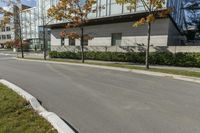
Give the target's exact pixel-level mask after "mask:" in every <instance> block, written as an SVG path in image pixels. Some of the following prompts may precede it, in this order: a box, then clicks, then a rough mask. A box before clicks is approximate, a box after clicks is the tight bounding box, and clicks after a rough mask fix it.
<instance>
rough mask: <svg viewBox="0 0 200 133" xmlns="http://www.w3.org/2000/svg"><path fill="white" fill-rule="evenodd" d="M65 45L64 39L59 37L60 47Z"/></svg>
mask: <svg viewBox="0 0 200 133" xmlns="http://www.w3.org/2000/svg"><path fill="white" fill-rule="evenodd" d="M63 45H65V38H64V37H61V46H63Z"/></svg>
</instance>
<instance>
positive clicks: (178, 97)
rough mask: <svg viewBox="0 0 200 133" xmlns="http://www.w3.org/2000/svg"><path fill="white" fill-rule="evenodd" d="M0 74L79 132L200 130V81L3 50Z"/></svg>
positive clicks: (195, 132)
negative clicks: (64, 62)
mask: <svg viewBox="0 0 200 133" xmlns="http://www.w3.org/2000/svg"><path fill="white" fill-rule="evenodd" d="M0 78H3V79H6V80H9V81H10V82H13V83H15V84H17V85H18V86H20V87H22V88H23V89H25V90H26V91H28V92H29V93H31V94H32V95H34V96H35V97H37V98H38V99H39V100H40V101H41V102H42V105H43V106H44V107H45V108H47V109H48V110H50V111H53V112H55V113H57V114H58V115H59V116H60V117H61V118H63V119H64V120H65V121H67V122H68V123H69V124H70V125H72V126H73V127H74V128H75V129H76V130H77V132H79V133H200V84H196V83H192V82H186V81H180V80H174V79H171V78H164V77H155V76H147V75H142V74H141V75H140V74H134V73H128V72H120V71H114V70H113V71H112V70H103V69H98V68H89V67H80V66H72V65H60V64H49V63H38V62H29V61H19V60H15V59H13V58H12V55H6V56H5V55H3V54H1V55H0Z"/></svg>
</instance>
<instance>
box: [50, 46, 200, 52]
mask: <svg viewBox="0 0 200 133" xmlns="http://www.w3.org/2000/svg"><path fill="white" fill-rule="evenodd" d="M51 48H52V49H51V50H52V51H58V52H64V51H71V52H78V51H81V49H80V46H62V47H61V46H56V45H54V46H52V47H51ZM145 50H146V47H145V46H142V45H138V46H85V47H84V51H101V52H145ZM150 52H172V53H178V52H189V53H193V52H194V53H199V52H200V47H199V46H156V47H153V46H152V47H150Z"/></svg>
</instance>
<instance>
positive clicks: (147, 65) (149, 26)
mask: <svg viewBox="0 0 200 133" xmlns="http://www.w3.org/2000/svg"><path fill="white" fill-rule="evenodd" d="M150 40H151V23H150V22H149V23H148V42H147V48H146V62H145V63H146V69H149V47H150Z"/></svg>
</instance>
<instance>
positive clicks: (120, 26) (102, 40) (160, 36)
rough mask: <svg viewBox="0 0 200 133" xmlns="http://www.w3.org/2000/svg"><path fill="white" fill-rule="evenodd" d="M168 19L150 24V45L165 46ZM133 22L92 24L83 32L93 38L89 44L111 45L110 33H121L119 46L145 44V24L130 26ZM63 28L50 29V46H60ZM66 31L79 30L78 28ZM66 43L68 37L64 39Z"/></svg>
mask: <svg viewBox="0 0 200 133" xmlns="http://www.w3.org/2000/svg"><path fill="white" fill-rule="evenodd" d="M169 21H170V20H169V19H168V18H166V19H159V20H157V21H156V22H155V23H153V25H152V36H151V45H153V46H167V43H168V31H169V30H168V29H169ZM132 25H133V22H125V23H114V24H103V25H93V26H87V27H85V28H84V31H85V34H90V35H92V36H93V37H94V39H92V40H89V46H111V34H112V33H122V43H121V46H137V44H144V45H146V44H147V36H146V35H147V26H146V25H144V26H139V27H137V28H134V27H132ZM62 30H63V29H52V31H51V46H52V47H54V46H61V39H60V35H59V33H60V32H61V31H62ZM68 31H75V32H80V31H79V29H70V30H68ZM65 45H66V46H67V45H68V39H65ZM76 46H80V40H78V39H77V40H76Z"/></svg>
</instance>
